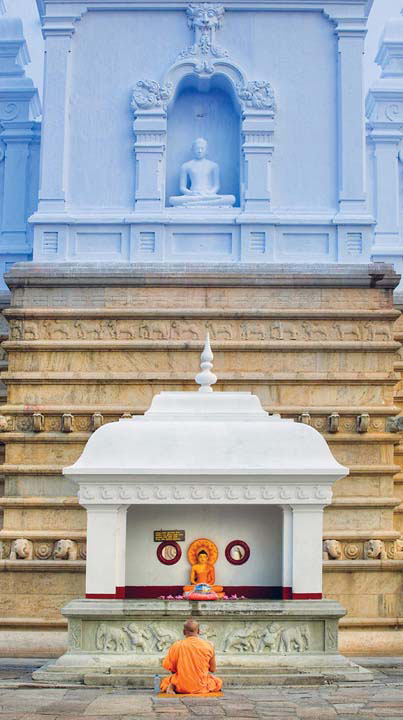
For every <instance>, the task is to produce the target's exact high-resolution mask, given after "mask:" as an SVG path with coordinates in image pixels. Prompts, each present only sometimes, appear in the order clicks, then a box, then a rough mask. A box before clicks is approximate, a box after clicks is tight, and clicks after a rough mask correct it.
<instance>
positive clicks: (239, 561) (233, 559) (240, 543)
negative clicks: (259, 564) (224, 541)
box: [225, 540, 250, 565]
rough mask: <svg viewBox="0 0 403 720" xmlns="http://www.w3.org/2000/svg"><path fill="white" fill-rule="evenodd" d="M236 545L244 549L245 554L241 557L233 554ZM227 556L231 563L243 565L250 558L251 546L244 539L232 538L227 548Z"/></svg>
mask: <svg viewBox="0 0 403 720" xmlns="http://www.w3.org/2000/svg"><path fill="white" fill-rule="evenodd" d="M236 547H238V548H240V549H241V550H242V551H243V554H242V555H241V557H239V558H236V557H234V556H233V555H232V554H231V553H232V550H234V548H236ZM225 557H226V558H227V560H228V562H229V563H231V565H243V564H244V563H246V562H247V561H248V560H249V558H250V547H249V545H248V543H246V542H244V541H243V540H232V541H231V542H230V543H228V545H227V547H226V548H225Z"/></svg>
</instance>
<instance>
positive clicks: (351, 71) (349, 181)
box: [335, 18, 367, 222]
mask: <svg viewBox="0 0 403 720" xmlns="http://www.w3.org/2000/svg"><path fill="white" fill-rule="evenodd" d="M365 24H366V19H365V18H362V19H355V20H344V19H338V20H337V25H336V30H335V32H336V35H337V39H338V92H339V99H338V107H339V118H338V144H339V214H338V216H337V221H338V222H340V221H341V220H343V216H344V218H345V219H346V220H349V219H354V216H360V215H361V216H362V215H365V214H366V212H367V210H366V194H365V145H364V121H363V71H362V56H363V53H364V39H365V35H366V29H365Z"/></svg>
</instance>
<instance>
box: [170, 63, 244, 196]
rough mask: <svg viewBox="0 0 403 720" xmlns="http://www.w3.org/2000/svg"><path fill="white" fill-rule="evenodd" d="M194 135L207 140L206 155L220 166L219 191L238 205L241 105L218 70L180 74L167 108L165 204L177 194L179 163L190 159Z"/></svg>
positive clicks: (228, 82) (227, 81)
mask: <svg viewBox="0 0 403 720" xmlns="http://www.w3.org/2000/svg"><path fill="white" fill-rule="evenodd" d="M197 137H204V138H205V139H206V140H207V142H208V157H209V158H210V160H214V162H217V163H218V164H219V166H220V181H221V186H220V192H221V193H222V194H224V195H235V197H236V206H238V207H239V205H240V160H241V108H240V105H239V102H238V100H237V98H236V96H235V93H234V91H233V87H232V84H231V83H230V81H229V80H228V78H227V77H226V76H225V75H223V74H221V73H214V74H213V75H212V76H211V77H208V78H206V77H203V78H201V77H200V76H198V75H197V74H195V73H192V74H189V75H186V76H185V77H183V78H182V79H181V80H180V82H179V83H178V85H177V87H176V92H175V94H174V96H173V98H172V100H171V102H170V103H169V106H168V108H167V143H166V205H167V206H169V197H170V196H171V195H178V194H179V172H180V167H181V165H182V163H184V162H186V161H187V160H190V159H191V147H192V143H193V141H194V140H195V138H197Z"/></svg>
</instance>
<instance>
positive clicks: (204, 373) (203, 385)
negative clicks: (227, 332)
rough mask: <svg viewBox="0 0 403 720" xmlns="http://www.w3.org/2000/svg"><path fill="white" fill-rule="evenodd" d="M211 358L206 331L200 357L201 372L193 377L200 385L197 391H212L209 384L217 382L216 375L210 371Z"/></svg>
mask: <svg viewBox="0 0 403 720" xmlns="http://www.w3.org/2000/svg"><path fill="white" fill-rule="evenodd" d="M213 359H214V355H213V353H212V350H211V345H210V335H209V333H207V335H206V342H205V343H204V348H203V351H202V354H201V357H200V368H201V372H199V373H198V374H197V375H196V377H195V380H196V382H197V383H198V384H199V385H200V387H199V392H213V388H212V387H211V386H212V385H214V383H216V382H217V376H216V375H214V373H212V372H211V369H212V367H213Z"/></svg>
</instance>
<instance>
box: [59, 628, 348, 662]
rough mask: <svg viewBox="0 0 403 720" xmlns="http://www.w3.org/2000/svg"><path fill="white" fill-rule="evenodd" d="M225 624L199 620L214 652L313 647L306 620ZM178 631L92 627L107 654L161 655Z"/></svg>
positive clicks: (292, 651) (289, 651) (98, 644)
mask: <svg viewBox="0 0 403 720" xmlns="http://www.w3.org/2000/svg"><path fill="white" fill-rule="evenodd" d="M70 622H71V621H70ZM69 624H70V623H69ZM227 627H228V626H226V625H225V626H219V625H218V624H215V623H202V624H201V625H200V634H201V636H202V637H203V638H204V639H205V640H208V641H209V642H213V643H214V646H215V650H216V652H217V653H225V654H239V653H254V654H255V653H259V654H268V653H276V654H295V653H303V652H306V651H309V650H310V649H311V646H312V636H311V630H310V628H309V625H308V624H306V623H299V624H289V623H284V622H281V621H279V622H270V623H268V624H264V623H255V622H253V621H251V622H244V623H236V625H235V627H234V625H231V626H230V629H229V630H228V629H226V628H227ZM180 634H181V626H180V625H178V627H172V628H171V627H167V626H166V625H165V624H164V625H162V624H158V623H153V622H151V623H147V624H145V623H144V622H141V621H139V622H129V623H128V624H126V625H121V626H118V625H115V624H112V623H111V622H106V621H101V622H100V623H98V624H97V625H96V626H95V627H94V641H93V642H94V646H95V648H96V650H98V651H101V652H106V653H109V652H112V653H127V652H134V653H137V654H156V653H158V654H161V653H165V652H166V651H167V650H168V648H169V647H170V646H171V645H172V643H174V642H175V641H176V640H178V638H179V637H180ZM73 641H74V639H73ZM336 641H337V628H336ZM74 648H77V645H74Z"/></svg>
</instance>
